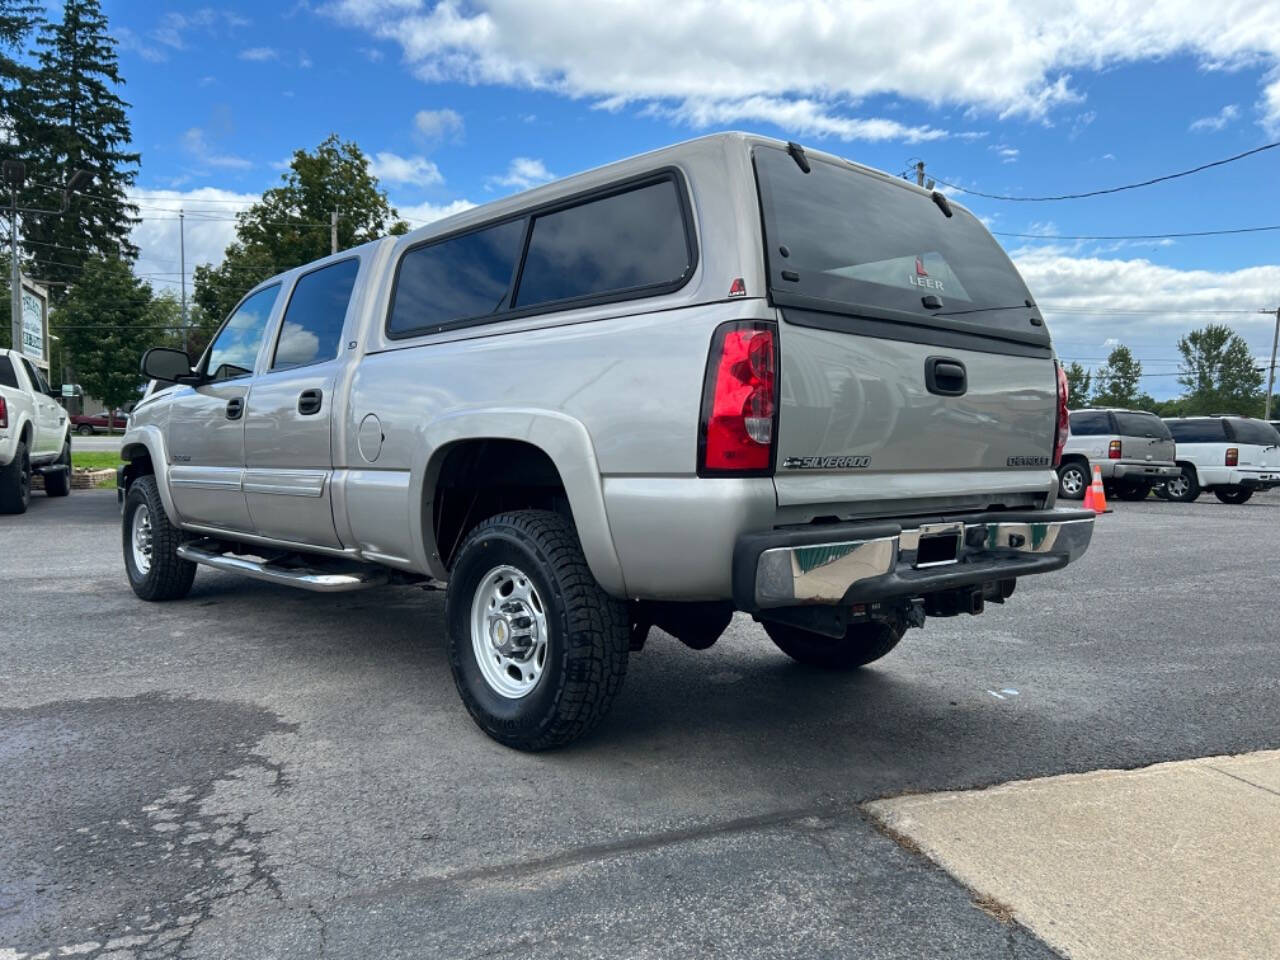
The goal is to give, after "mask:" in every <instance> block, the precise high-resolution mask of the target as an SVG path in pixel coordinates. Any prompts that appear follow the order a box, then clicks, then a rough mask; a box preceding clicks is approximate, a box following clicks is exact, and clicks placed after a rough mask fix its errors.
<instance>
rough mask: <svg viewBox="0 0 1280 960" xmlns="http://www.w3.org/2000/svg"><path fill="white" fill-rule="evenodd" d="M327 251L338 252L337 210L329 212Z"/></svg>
mask: <svg viewBox="0 0 1280 960" xmlns="http://www.w3.org/2000/svg"><path fill="white" fill-rule="evenodd" d="M329 252H330V253H337V252H338V211H337V210H331V211H330V212H329Z"/></svg>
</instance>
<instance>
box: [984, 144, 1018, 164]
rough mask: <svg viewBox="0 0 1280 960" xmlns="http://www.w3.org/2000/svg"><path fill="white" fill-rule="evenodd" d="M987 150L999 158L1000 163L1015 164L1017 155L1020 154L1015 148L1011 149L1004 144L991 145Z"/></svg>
mask: <svg viewBox="0 0 1280 960" xmlns="http://www.w3.org/2000/svg"><path fill="white" fill-rule="evenodd" d="M987 149H988V150H990V151H992V152H993V153H994V154H995V155H996V156H997V157H999V158H1000V162H1001V163H1017V162H1018V154H1019V153H1020V152H1021V151H1020V150H1019V149H1018V148H1017V147H1011V146H1009V145H1008V144H1004V143H993V144H992V145H991V146H989V147H987Z"/></svg>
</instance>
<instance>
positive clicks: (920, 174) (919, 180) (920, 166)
mask: <svg viewBox="0 0 1280 960" xmlns="http://www.w3.org/2000/svg"><path fill="white" fill-rule="evenodd" d="M916 186H917V187H923V186H924V161H923V160H917V161H916Z"/></svg>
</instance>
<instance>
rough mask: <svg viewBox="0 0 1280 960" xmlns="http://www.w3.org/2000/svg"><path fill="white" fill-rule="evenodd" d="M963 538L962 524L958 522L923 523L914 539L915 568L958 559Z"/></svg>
mask: <svg viewBox="0 0 1280 960" xmlns="http://www.w3.org/2000/svg"><path fill="white" fill-rule="evenodd" d="M963 539H964V525H963V524H959V523H935V524H925V525H924V526H922V527H921V528H920V530H919V532H918V539H917V541H916V562H915V564H914V566H915V568H916V569H917V570H919V569H923V568H925V567H941V566H944V565H945V564H948V563H955V562H957V561H958V560H959V559H960V543H961V541H962V540H963Z"/></svg>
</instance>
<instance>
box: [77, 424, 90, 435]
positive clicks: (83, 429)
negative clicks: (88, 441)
mask: <svg viewBox="0 0 1280 960" xmlns="http://www.w3.org/2000/svg"><path fill="white" fill-rule="evenodd" d="M76 433H78V434H80V436H82V437H92V436H93V427H91V426H89V424H87V423H82V424H80V426H78V427H76Z"/></svg>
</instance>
